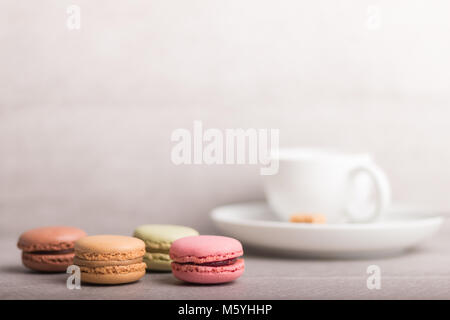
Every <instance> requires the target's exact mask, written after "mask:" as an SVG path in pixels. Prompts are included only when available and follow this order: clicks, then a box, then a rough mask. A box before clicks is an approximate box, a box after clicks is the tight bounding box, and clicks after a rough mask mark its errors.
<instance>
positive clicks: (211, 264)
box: [176, 257, 240, 267]
mask: <svg viewBox="0 0 450 320" xmlns="http://www.w3.org/2000/svg"><path fill="white" fill-rule="evenodd" d="M239 258H240V257H236V258H232V259H227V260H222V261H209V262H204V263H194V262H176V263H178V264H181V265H196V266H205V267H223V266H229V265H232V264H234V263H236V261H237V259H239Z"/></svg>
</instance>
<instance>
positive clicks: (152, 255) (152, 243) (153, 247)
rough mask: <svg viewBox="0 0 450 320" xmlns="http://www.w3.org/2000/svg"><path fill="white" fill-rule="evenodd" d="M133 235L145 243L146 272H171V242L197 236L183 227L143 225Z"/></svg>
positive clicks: (194, 232)
mask: <svg viewBox="0 0 450 320" xmlns="http://www.w3.org/2000/svg"><path fill="white" fill-rule="evenodd" d="M133 235H134V236H135V237H136V238H139V239H141V240H142V241H144V242H145V247H146V253H145V256H144V262H145V263H146V264H147V269H148V270H157V271H171V265H170V263H171V262H172V261H171V260H170V257H169V249H170V246H171V245H172V242H174V241H175V240H177V239H180V238H184V237H189V236H197V235H198V232H197V231H196V230H194V229H192V228H189V227H184V226H177V225H167V224H144V225H142V226H139V227H137V228H136V230H134V234H133Z"/></svg>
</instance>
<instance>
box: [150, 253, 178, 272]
mask: <svg viewBox="0 0 450 320" xmlns="http://www.w3.org/2000/svg"><path fill="white" fill-rule="evenodd" d="M144 262H145V264H146V265H147V269H149V270H155V271H171V270H172V267H171V260H170V257H169V255H168V254H163V253H149V252H147V253H146V254H145V256H144Z"/></svg>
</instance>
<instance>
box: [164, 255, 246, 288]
mask: <svg viewBox="0 0 450 320" xmlns="http://www.w3.org/2000/svg"><path fill="white" fill-rule="evenodd" d="M244 269H245V265H244V260H243V259H238V260H237V261H236V262H235V263H234V264H232V265H228V266H221V267H208V266H198V265H192V264H179V263H176V262H172V273H173V275H174V276H175V277H176V278H177V279H179V280H182V281H186V282H190V283H199V284H216V283H225V282H230V281H234V280H236V279H237V278H239V277H240V276H241V275H242V274H243V273H244Z"/></svg>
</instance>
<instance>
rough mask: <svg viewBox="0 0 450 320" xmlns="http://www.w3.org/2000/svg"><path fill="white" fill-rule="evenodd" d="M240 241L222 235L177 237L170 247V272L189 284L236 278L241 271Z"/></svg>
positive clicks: (226, 280) (210, 282) (242, 266)
mask: <svg viewBox="0 0 450 320" xmlns="http://www.w3.org/2000/svg"><path fill="white" fill-rule="evenodd" d="M243 254H244V251H243V249H242V245H241V243H240V242H239V241H238V240H236V239H233V238H228V237H221V236H193V237H185V238H181V239H178V240H176V241H174V242H173V243H172V246H171V247H170V258H171V259H172V260H173V262H172V273H173V275H174V276H175V277H176V278H178V279H180V280H183V281H186V282H191V283H203V284H214V283H224V282H230V281H233V280H236V279H237V278H239V277H240V276H241V275H242V274H243V273H244V267H245V266H244V259H241V256H242V255H243Z"/></svg>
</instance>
